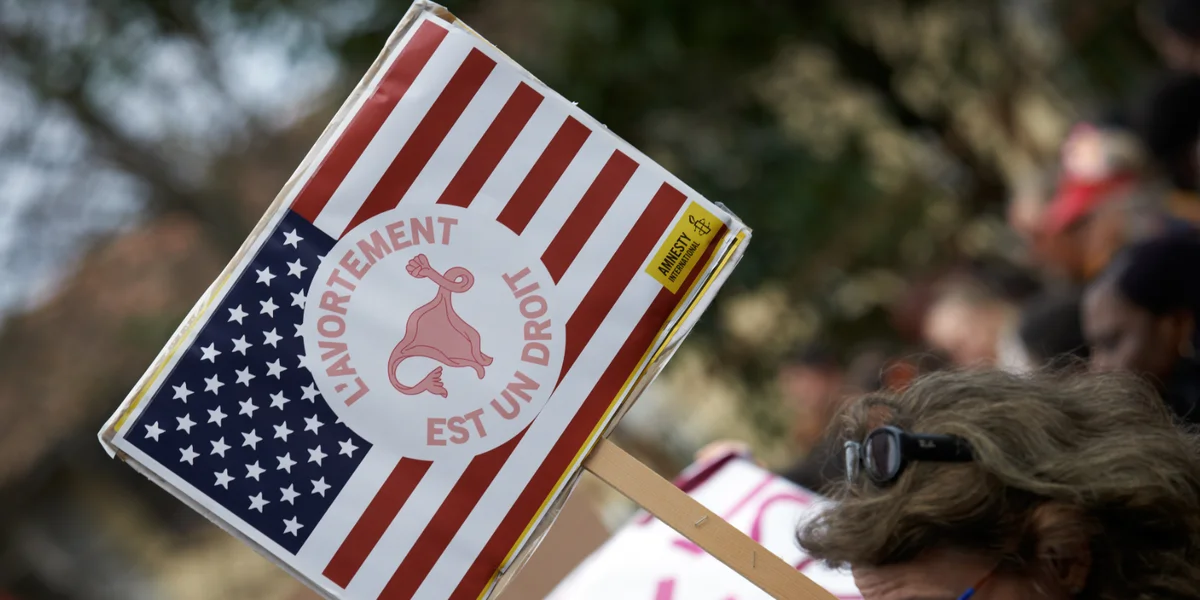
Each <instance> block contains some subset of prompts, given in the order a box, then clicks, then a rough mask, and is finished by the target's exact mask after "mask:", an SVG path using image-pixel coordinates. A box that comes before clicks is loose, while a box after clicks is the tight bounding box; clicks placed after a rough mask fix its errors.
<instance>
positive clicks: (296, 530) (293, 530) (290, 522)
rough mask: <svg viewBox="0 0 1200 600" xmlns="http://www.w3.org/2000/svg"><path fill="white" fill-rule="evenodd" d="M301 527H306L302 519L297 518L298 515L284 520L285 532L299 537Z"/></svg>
mask: <svg viewBox="0 0 1200 600" xmlns="http://www.w3.org/2000/svg"><path fill="white" fill-rule="evenodd" d="M301 527H304V526H303V525H301V524H300V521H297V520H296V517H292V518H290V519H284V520H283V532H284V533H290V534H292V535H294V536H297V537H298V536H299V535H300V528H301Z"/></svg>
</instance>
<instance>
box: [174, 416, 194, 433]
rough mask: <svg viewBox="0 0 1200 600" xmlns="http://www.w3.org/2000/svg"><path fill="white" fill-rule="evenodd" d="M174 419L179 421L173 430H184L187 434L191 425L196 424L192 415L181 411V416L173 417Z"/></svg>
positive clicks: (190, 431)
mask: <svg viewBox="0 0 1200 600" xmlns="http://www.w3.org/2000/svg"><path fill="white" fill-rule="evenodd" d="M175 420H176V421H179V427H176V428H175V431H186V432H187V433H189V434H191V433H192V426H193V425H195V424H196V422H195V421H193V420H192V415H189V414H187V413H183V416H182V417H175Z"/></svg>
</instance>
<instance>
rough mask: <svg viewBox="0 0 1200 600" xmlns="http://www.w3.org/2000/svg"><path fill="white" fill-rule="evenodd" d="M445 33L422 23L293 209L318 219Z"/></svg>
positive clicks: (339, 137)
mask: <svg viewBox="0 0 1200 600" xmlns="http://www.w3.org/2000/svg"><path fill="white" fill-rule="evenodd" d="M445 37H446V29H445V28H443V27H440V26H438V25H434V24H433V23H432V22H430V21H426V22H424V23H422V24H421V27H420V28H419V29H417V32H416V33H415V34H413V37H412V39H411V40H409V42H408V44H407V45H406V46H404V49H403V50H401V51H400V55H399V56H397V57H396V60H395V61H394V62H392V66H391V67H390V68H389V69H388V72H387V74H386V75H384V77H383V81H381V82H380V83H379V87H378V88H376V89H375V92H374V93H373V94H371V97H370V98H368V99H367V101H366V102H364V103H363V105H362V107H361V108H359V110H358V112H357V113H355V115H354V118H353V119H351V120H350V125H348V126H347V127H346V130H345V131H343V132H342V135H340V136H338V139H337V141H335V142H334V143H333V148H332V149H331V150H330V151H329V154H328V155H326V156H325V158H324V160H322V161H321V166H320V167H319V168H318V169H317V172H316V173H314V174H313V176H312V177H311V178H310V179H309V180H308V183H305V184H304V189H302V190H300V193H299V194H298V195H297V196H296V199H295V201H293V202H292V210H294V211H295V212H296V214H298V215H300V216H301V217H304V219H305V220H307V221H308V222H310V223H311V222H313V221H315V220H316V218H317V215H319V214H321V210H322V209H324V208H325V204H326V203H327V202H329V198H330V197H331V196H333V193H334V192H335V191H337V188H338V186H339V185H341V184H342V181H343V180H344V179H346V174H347V173H349V172H350V167H353V166H354V163H356V162H358V158H359V157H360V156H362V153H363V151H364V150H366V148H367V144H369V143H371V139H372V138H374V137H375V133H376V132H377V131H379V128H380V127H381V126H382V125H383V122H384V121H385V120H387V118H388V115H390V114H392V109H394V108H396V103H398V102H400V99H401V98H403V97H404V94H405V93H406V92H408V88H409V86H411V85H412V82H413V80H414V79H416V78H417V74H418V73H420V72H421V69H424V68H425V65H426V63H428V62H429V57H430V56H433V51H434V50H436V49H437V47H438V45H439V44H441V43H442V40H443V39H444V38H445Z"/></svg>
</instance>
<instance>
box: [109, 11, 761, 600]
mask: <svg viewBox="0 0 1200 600" xmlns="http://www.w3.org/2000/svg"><path fill="white" fill-rule="evenodd" d="M748 237H749V230H748V229H747V228H746V227H745V226H744V225H743V224H742V223H741V222H740V221H738V219H737V218H736V217H734V216H733V215H732V214H730V213H729V212H728V211H727V210H725V209H724V208H722V207H721V206H719V205H716V204H713V203H711V202H709V201H707V200H706V199H704V198H703V197H701V196H700V195H699V194H697V193H696V192H695V191H694V190H692V189H690V188H688V187H687V186H686V185H684V184H683V183H682V182H680V181H679V180H678V179H676V178H675V177H673V176H671V175H670V174H669V173H667V172H666V171H665V170H663V169H662V168H661V167H659V166H658V165H656V164H655V163H654V162H653V161H651V160H650V159H649V158H647V157H646V156H644V155H643V154H641V153H640V152H638V151H637V150H635V149H634V148H632V147H630V146H629V145H628V144H626V143H625V142H623V141H621V140H620V139H619V138H617V137H616V136H614V135H613V134H611V133H610V132H609V131H608V130H607V129H605V128H604V127H603V125H601V124H600V123H598V122H596V121H595V120H594V119H592V118H590V117H588V116H587V115H586V114H585V113H584V112H582V111H581V110H579V109H578V108H577V107H575V106H574V105H573V104H572V103H571V102H569V101H567V100H566V99H564V98H562V97H561V96H559V95H557V94H556V93H554V92H553V91H552V90H550V89H548V88H547V87H546V86H545V85H543V84H542V83H540V82H539V81H537V80H536V79H535V78H533V77H532V76H531V75H529V74H528V73H527V72H526V71H524V70H523V69H521V68H520V67H519V65H517V64H515V63H514V62H513V61H511V60H510V59H509V58H507V57H506V56H504V55H503V54H502V53H500V52H499V51H498V50H496V49H495V48H493V47H492V46H490V45H489V44H487V43H486V42H485V41H483V40H482V38H480V37H479V36H478V35H476V34H475V33H474V32H472V31H471V30H470V29H468V28H467V27H465V26H464V25H462V23H461V22H459V21H457V20H455V19H454V18H453V16H451V15H449V13H447V12H446V11H445V10H444V9H442V8H441V7H439V6H437V5H435V4H433V3H429V2H417V3H416V4H414V5H413V7H412V9H410V11H409V13H408V14H407V16H406V17H405V19H404V21H403V22H402V23H401V24H400V26H399V27H398V29H397V30H396V32H395V33H394V34H393V36H392V38H391V39H390V40H389V43H388V45H387V47H386V48H385V50H384V52H383V53H382V54H381V55H380V57H379V59H378V60H377V61H376V63H375V65H374V66H373V67H372V69H371V70H370V72H368V74H367V75H366V77H365V78H364V79H363V81H362V82H361V83H360V84H359V86H358V88H357V89H356V90H355V92H354V93H353V94H352V96H351V97H350V98H349V100H347V102H346V104H345V105H344V106H343V108H342V110H341V111H339V113H338V115H337V116H336V117H335V119H334V121H333V122H332V123H331V124H330V126H329V127H328V128H327V130H326V131H325V133H324V135H323V136H322V137H321V139H320V140H319V141H318V143H317V145H316V146H315V147H314V148H313V150H312V151H311V152H310V154H309V156H308V157H307V158H306V159H305V161H304V163H303V164H302V165H301V166H300V167H299V169H298V170H297V171H296V173H295V174H294V175H293V177H292V178H291V180H290V181H289V182H288V184H287V186H286V187H285V188H284V190H283V191H282V192H281V193H280V195H279V196H278V197H277V199H276V201H275V203H274V204H273V205H272V206H271V208H270V209H269V210H268V212H267V214H266V215H264V217H263V220H262V221H261V222H260V223H259V225H258V227H257V228H256V229H255V231H254V232H253V233H252V235H251V236H250V238H249V239H248V240H247V242H246V244H245V245H244V246H243V248H242V250H241V251H240V252H239V253H238V255H237V256H236V257H234V259H233V261H232V262H231V263H230V265H229V266H228V267H227V268H226V270H225V271H224V272H223V273H222V275H221V277H220V278H219V279H218V280H217V281H215V282H214V283H213V285H212V286H211V287H210V289H209V291H208V292H207V293H206V295H205V296H204V297H203V298H201V299H200V300H199V302H198V303H197V304H196V306H195V308H194V309H193V310H192V312H191V314H190V315H189V316H188V318H187V319H186V321H185V322H184V323H183V324H182V325H181V326H180V328H179V330H178V331H177V332H176V334H175V335H174V337H173V338H172V340H171V341H170V343H169V344H168V345H167V346H166V347H165V348H164V349H163V351H162V353H161V354H160V355H159V357H158V359H156V361H155V363H154V364H153V365H152V366H151V367H150V369H149V370H148V371H147V373H146V374H145V375H144V376H143V378H142V380H141V381H140V382H139V383H138V385H137V387H136V388H135V389H134V390H133V391H132V392H131V393H130V395H129V397H128V398H127V399H126V401H125V402H124V403H123V404H122V406H121V407H120V408H119V409H118V410H117V411H116V413H115V414H114V415H113V417H112V418H111V419H110V421H109V422H108V423H107V424H106V426H105V428H104V430H102V431H101V433H100V438H101V441H102V443H103V444H104V445H105V447H106V448H107V449H108V450H109V451H110V452H112V453H113V454H115V455H119V456H120V457H121V458H123V459H124V460H126V461H128V462H129V463H130V464H131V465H133V466H134V467H136V468H137V469H139V470H140V471H142V472H143V473H145V474H146V475H147V476H149V477H151V478H152V479H154V480H155V481H156V482H158V483H159V484H161V485H162V486H163V487H165V488H166V489H168V490H170V491H171V492H172V493H174V494H176V495H177V496H178V497H179V498H181V499H182V500H184V501H185V502H187V503H189V504H190V505H191V506H192V507H194V508H195V509H197V510H199V511H201V512H203V513H204V514H206V515H207V516H208V517H209V518H211V519H212V520H213V521H215V522H216V523H218V524H219V525H221V526H222V527H224V528H226V529H227V530H229V531H230V532H231V533H233V534H234V535H237V536H239V537H240V538H242V539H243V540H245V541H246V542H248V543H250V544H252V545H254V546H255V547H256V548H257V549H259V550H260V551H261V552H263V553H264V554H266V555H268V556H270V557H271V558H272V559H274V560H275V561H276V562H277V563H278V564H280V565H281V566H283V567H284V568H286V569H288V570H289V571H291V572H292V573H293V574H295V575H296V576H297V577H299V578H301V579H302V580H304V581H305V582H306V583H308V584H309V585H310V586H312V587H313V588H314V589H316V590H318V591H319V592H321V593H322V594H324V595H325V596H327V597H330V598H376V597H386V598H429V599H438V600H440V599H443V598H464V599H465V598H478V597H480V596H482V595H486V594H488V593H489V591H490V590H491V589H492V588H493V586H494V585H495V581H496V577H497V574H498V573H499V572H500V571H501V570H504V569H506V568H507V567H509V566H511V564H512V562H513V560H514V557H516V556H518V551H519V550H520V548H521V547H522V545H523V544H525V543H527V542H528V540H529V539H530V538H531V537H532V536H533V535H534V533H535V532H536V531H538V528H537V525H538V524H539V523H540V522H541V521H542V520H543V519H544V518H545V517H546V515H547V514H550V513H552V512H553V511H554V510H555V508H556V505H557V502H558V501H559V499H560V498H561V497H562V494H563V492H564V490H567V489H569V487H570V485H571V484H572V482H573V481H574V477H575V474H576V473H577V472H578V470H579V468H580V465H581V463H582V460H583V458H584V457H585V456H586V455H587V452H588V451H589V450H590V449H591V448H592V447H593V446H594V445H595V444H596V442H597V440H599V439H600V438H601V436H602V435H603V434H604V432H605V431H607V429H608V428H609V427H610V426H611V425H612V424H613V423H615V420H616V419H617V418H619V415H620V414H621V411H622V410H624V409H625V408H626V407H627V405H628V403H629V401H630V400H631V399H632V398H634V397H636V394H637V392H638V391H640V390H641V389H644V387H645V386H646V385H647V384H648V383H649V381H650V380H651V379H652V378H653V377H654V375H655V374H656V373H657V372H658V371H659V369H661V367H662V365H663V364H664V363H665V361H666V359H667V358H668V357H669V356H670V355H671V353H672V352H673V351H674V349H675V348H677V347H678V344H679V342H680V340H681V339H682V337H683V336H684V335H685V334H686V333H687V332H688V331H689V330H690V328H691V326H692V325H693V324H694V323H695V321H696V319H697V318H698V317H699V314H700V313H701V312H702V311H703V309H704V307H706V306H707V304H708V301H709V300H710V298H711V296H712V294H713V293H715V291H716V289H717V288H718V287H719V286H720V284H721V283H722V282H723V281H724V279H725V278H726V277H727V276H728V272H729V270H730V269H731V268H732V266H733V265H734V264H736V262H737V260H738V258H739V257H740V256H741V253H742V251H743V249H744V244H745V242H746V240H747V239H748Z"/></svg>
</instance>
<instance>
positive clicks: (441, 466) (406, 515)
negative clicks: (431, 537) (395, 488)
mask: <svg viewBox="0 0 1200 600" xmlns="http://www.w3.org/2000/svg"><path fill="white" fill-rule="evenodd" d="M469 464H471V459H469V458H466V459H462V460H458V461H455V460H438V461H434V462H433V464H432V465H430V467H429V470H428V471H426V472H425V476H424V477H422V478H421V483H419V484H417V487H416V489H414V490H413V492H412V496H410V497H409V501H408V502H405V503H404V507H403V508H402V509H401V511H400V514H398V515H397V516H396V518H395V519H393V520H392V524H391V525H389V526H388V528H387V531H386V532H384V534H383V537H381V538H380V539H379V543H378V544H376V545H375V547H374V548H373V549H372V550H371V554H370V555H369V556H367V560H366V562H364V563H363V565H362V568H360V569H359V570H358V573H357V574H356V575H355V577H354V579H353V580H351V581H350V585H349V586H347V587H346V594H345V595H346V597H348V598H378V597H379V594H380V592H382V591H383V588H384V586H386V585H387V583H388V580H390V579H391V578H392V574H393V573H395V571H396V567H398V566H399V565H400V561H401V560H403V559H404V557H405V556H407V555H408V552H409V550H412V547H413V544H415V543H416V541H417V537H419V536H420V535H421V533H422V532H424V531H425V527H426V526H428V525H429V523H430V522H431V521H432V520H433V515H434V513H435V512H437V509H438V508H440V507H441V505H442V502H443V501H444V500H445V499H446V495H447V494H449V493H450V490H451V488H453V487H454V484H455V483H458V480H459V478H460V477H462V474H463V471H466V469H467V465H469ZM443 600H444V599H443Z"/></svg>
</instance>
